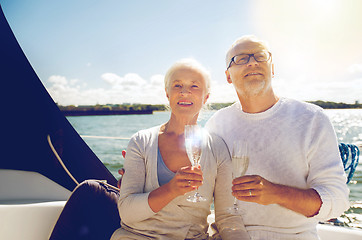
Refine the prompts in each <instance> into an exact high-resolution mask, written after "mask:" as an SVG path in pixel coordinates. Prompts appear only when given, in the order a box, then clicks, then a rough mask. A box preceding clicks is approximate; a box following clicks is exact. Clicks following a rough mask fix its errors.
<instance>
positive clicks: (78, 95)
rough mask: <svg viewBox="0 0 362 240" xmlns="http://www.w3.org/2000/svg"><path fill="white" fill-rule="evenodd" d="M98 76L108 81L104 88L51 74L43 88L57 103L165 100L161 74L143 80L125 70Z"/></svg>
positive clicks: (119, 102) (85, 103)
mask: <svg viewBox="0 0 362 240" xmlns="http://www.w3.org/2000/svg"><path fill="white" fill-rule="evenodd" d="M101 79H102V80H103V81H105V82H106V83H108V84H109V87H108V88H104V89H103V88H97V89H86V86H87V84H85V83H83V82H80V81H79V80H76V79H72V80H70V81H68V80H67V78H66V77H64V76H51V77H49V79H48V82H50V83H51V84H52V85H51V86H50V87H48V88H47V90H48V92H49V94H50V95H51V96H52V98H53V99H54V101H55V102H57V103H58V104H60V105H94V104H107V103H113V104H122V103H145V104H146V103H149V104H160V103H161V104H166V103H167V98H166V95H165V92H164V84H163V75H159V74H158V75H153V76H151V78H150V80H149V81H146V80H145V79H143V78H142V77H140V76H139V75H138V74H135V73H128V74H126V75H125V76H123V77H120V76H118V75H117V74H114V73H105V74H102V75H101Z"/></svg>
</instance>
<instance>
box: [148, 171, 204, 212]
mask: <svg viewBox="0 0 362 240" xmlns="http://www.w3.org/2000/svg"><path fill="white" fill-rule="evenodd" d="M202 180H203V177H202V171H201V167H200V166H199V167H191V166H187V167H182V168H180V169H179V170H178V171H177V172H176V174H175V176H174V177H173V178H172V179H171V181H169V182H168V183H166V184H165V185H162V186H161V187H159V188H157V189H155V190H153V191H152V192H151V193H150V195H148V204H149V206H150V208H151V209H152V211H154V212H158V211H160V210H161V209H162V208H164V207H165V206H166V205H167V204H168V203H169V202H171V201H172V200H173V199H175V198H176V197H178V196H182V195H184V194H185V193H187V192H191V191H193V190H195V189H196V188H198V187H199V186H201V185H202Z"/></svg>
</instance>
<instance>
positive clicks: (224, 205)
mask: <svg viewBox="0 0 362 240" xmlns="http://www.w3.org/2000/svg"><path fill="white" fill-rule="evenodd" d="M213 139H214V144H213V152H214V156H215V157H216V159H217V176H216V181H215V190H214V206H215V223H216V226H217V228H218V231H219V234H220V235H221V237H222V239H226V240H228V239H230V240H231V239H250V238H249V234H248V233H247V231H246V228H245V226H244V223H243V219H242V217H241V216H240V215H232V214H230V213H229V212H228V210H227V209H228V208H229V207H232V206H233V201H234V198H233V196H232V194H231V187H232V165H231V158H230V154H229V151H228V148H227V146H226V144H225V143H224V141H223V140H222V139H221V138H220V137H217V136H215V135H214V137H213ZM232 228H234V229H232Z"/></svg>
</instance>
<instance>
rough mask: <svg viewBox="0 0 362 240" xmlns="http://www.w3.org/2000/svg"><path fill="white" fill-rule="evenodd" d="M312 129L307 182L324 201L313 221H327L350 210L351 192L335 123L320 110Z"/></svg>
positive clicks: (313, 121)
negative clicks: (335, 130)
mask: <svg viewBox="0 0 362 240" xmlns="http://www.w3.org/2000/svg"><path fill="white" fill-rule="evenodd" d="M312 126H313V127H312V128H311V129H310V134H309V136H310V138H309V139H308V141H309V145H308V149H309V150H308V152H307V158H308V163H309V165H310V172H309V175H308V179H307V181H308V184H309V186H310V187H311V188H313V189H315V190H316V191H317V192H318V194H319V196H320V197H321V200H322V206H321V208H320V209H319V213H318V214H317V215H315V216H314V218H316V219H317V220H328V219H330V218H335V217H338V216H340V215H341V214H342V213H343V212H344V211H345V210H347V209H348V207H349V200H348V195H349V189H348V187H347V184H346V176H345V173H344V169H343V165H342V161H341V159H340V155H339V149H338V142H337V138H336V135H335V132H334V129H333V126H332V123H331V122H330V120H329V119H328V117H327V116H326V115H325V114H324V113H322V111H321V112H318V113H317V115H316V116H315V117H314V119H312Z"/></svg>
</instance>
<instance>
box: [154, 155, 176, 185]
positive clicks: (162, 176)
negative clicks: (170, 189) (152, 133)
mask: <svg viewBox="0 0 362 240" xmlns="http://www.w3.org/2000/svg"><path fill="white" fill-rule="evenodd" d="M157 176H158V184H159V185H160V186H162V185H164V184H166V183H168V182H169V181H171V179H172V178H173V177H174V176H175V173H174V172H172V171H171V170H170V169H169V168H168V167H167V166H166V164H165V162H164V161H163V159H162V156H161V152H160V149H159V148H158V150H157Z"/></svg>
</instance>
